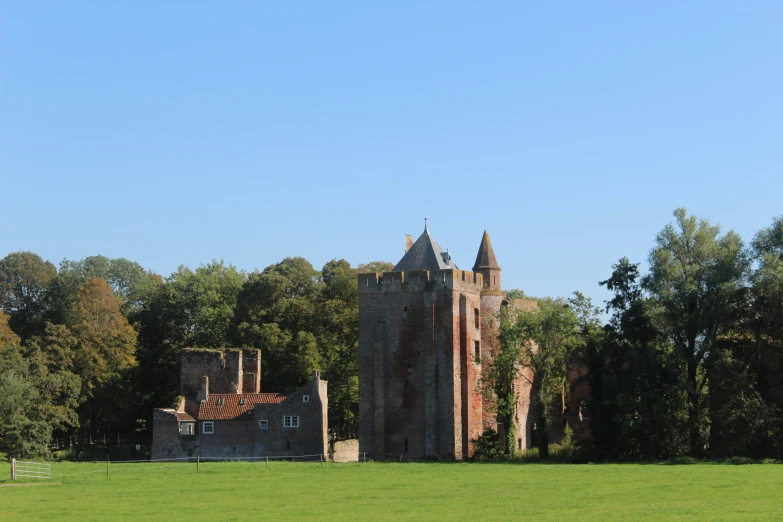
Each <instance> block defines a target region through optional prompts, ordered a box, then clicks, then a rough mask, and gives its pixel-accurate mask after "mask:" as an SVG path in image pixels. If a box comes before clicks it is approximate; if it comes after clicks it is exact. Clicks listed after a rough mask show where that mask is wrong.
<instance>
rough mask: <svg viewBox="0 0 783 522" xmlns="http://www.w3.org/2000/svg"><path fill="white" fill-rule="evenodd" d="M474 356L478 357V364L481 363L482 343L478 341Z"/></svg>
mask: <svg viewBox="0 0 783 522" xmlns="http://www.w3.org/2000/svg"><path fill="white" fill-rule="evenodd" d="M473 352H474V356H475V358H476V364H480V363H481V343H480V342H478V341H476V342H475V345H474V348H473Z"/></svg>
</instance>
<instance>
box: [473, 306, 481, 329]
mask: <svg viewBox="0 0 783 522" xmlns="http://www.w3.org/2000/svg"><path fill="white" fill-rule="evenodd" d="M473 323H474V324H475V325H476V328H478V327H479V325H480V323H479V311H478V308H474V309H473Z"/></svg>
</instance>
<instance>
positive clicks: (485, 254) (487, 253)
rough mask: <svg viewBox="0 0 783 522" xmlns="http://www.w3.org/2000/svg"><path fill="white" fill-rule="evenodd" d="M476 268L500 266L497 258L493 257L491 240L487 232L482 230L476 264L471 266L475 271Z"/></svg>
mask: <svg viewBox="0 0 783 522" xmlns="http://www.w3.org/2000/svg"><path fill="white" fill-rule="evenodd" d="M478 268H500V266H498V260H497V259H495V251H494V250H492V242H491V241H490V240H489V234H487V231H486V230H485V231H484V237H482V238H481V246H480V247H479V251H478V255H477V256H476V264H475V265H474V266H473V270H474V271H475V270H476V269H478Z"/></svg>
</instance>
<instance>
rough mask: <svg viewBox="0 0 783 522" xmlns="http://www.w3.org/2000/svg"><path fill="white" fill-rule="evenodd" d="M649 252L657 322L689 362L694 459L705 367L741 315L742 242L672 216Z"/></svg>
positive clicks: (681, 212)
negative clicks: (721, 338) (722, 336)
mask: <svg viewBox="0 0 783 522" xmlns="http://www.w3.org/2000/svg"><path fill="white" fill-rule="evenodd" d="M674 217H675V221H676V224H669V225H667V226H666V227H665V228H664V229H663V230H662V231H661V232H660V233H659V234H658V236H657V237H656V241H655V247H654V248H653V250H652V251H651V252H650V258H649V262H650V274H649V275H648V276H647V277H646V278H645V280H644V286H645V288H646V289H647V290H648V291H649V294H650V299H651V300H652V302H653V304H654V310H655V313H656V316H657V317H656V322H657V324H658V325H659V326H660V328H661V329H662V331H663V332H664V333H665V334H666V335H667V336H668V338H669V339H670V340H671V341H672V344H673V347H674V349H675V350H676V351H677V352H678V354H679V355H680V356H681V357H682V359H683V361H684V363H685V372H686V383H687V393H688V424H689V429H690V444H691V454H692V455H694V456H699V455H701V454H702V453H703V447H704V444H705V442H706V441H705V437H704V433H705V432H706V430H705V426H704V423H705V416H704V411H703V406H704V403H705V394H704V386H705V384H706V382H707V378H708V376H709V375H708V372H707V371H705V370H706V369H705V367H704V362H705V359H706V358H707V357H708V356H709V354H710V353H711V352H714V350H715V349H716V348H717V340H718V337H719V336H721V335H723V334H725V333H727V332H728V330H729V327H730V324H731V320H732V318H733V317H736V316H738V315H739V314H740V313H741V311H740V310H739V308H738V305H739V304H740V303H741V301H742V299H741V297H742V293H743V290H744V287H743V282H744V279H745V277H746V275H747V273H748V270H749V268H750V262H749V258H748V256H747V254H746V252H745V250H744V246H743V243H742V240H741V239H740V237H739V236H738V235H737V234H736V233H734V232H733V231H729V232H728V233H726V234H724V235H723V236H720V227H719V226H717V225H711V224H710V223H709V221H707V220H704V219H702V220H699V219H697V218H696V217H695V216H688V215H687V213H686V211H685V209H684V208H678V209H677V210H675V211H674Z"/></svg>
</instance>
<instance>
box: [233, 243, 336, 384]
mask: <svg viewBox="0 0 783 522" xmlns="http://www.w3.org/2000/svg"><path fill="white" fill-rule="evenodd" d="M322 290H323V282H322V281H321V274H320V273H319V272H318V271H317V270H315V269H314V268H313V266H312V265H311V264H310V263H309V262H308V261H307V260H306V259H303V258H301V257H294V258H286V259H284V260H282V261H281V262H279V263H276V264H274V265H270V266H268V267H266V268H264V270H262V271H261V272H253V273H251V274H250V276H249V277H248V279H247V282H246V283H245V285H244V286H243V288H242V290H241V293H240V295H239V297H238V299H237V307H236V312H235V317H234V324H235V325H236V327H235V329H234V333H235V335H236V337H235V339H234V344H235V345H236V346H249V347H253V348H259V349H261V351H262V357H263V360H264V368H265V370H264V378H263V381H262V382H263V387H264V389H265V390H267V391H275V392H290V391H294V390H296V389H298V388H299V387H301V386H302V385H303V384H304V383H305V382H307V381H308V380H309V378H310V372H311V370H312V367H310V368H308V367H306V365H305V364H304V363H303V361H306V360H311V361H313V362H314V361H315V356H314V354H313V353H308V350H309V351H310V352H311V351H312V350H310V348H312V347H313V344H312V343H311V342H310V340H312V339H310V338H308V340H305V338H304V337H301V336H300V334H302V333H304V332H307V333H310V334H314V333H315V332H316V331H317V326H318V325H317V323H316V322H315V316H316V311H315V309H316V302H317V300H318V299H319V297H320V295H321V292H322ZM308 347H309V348H308Z"/></svg>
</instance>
